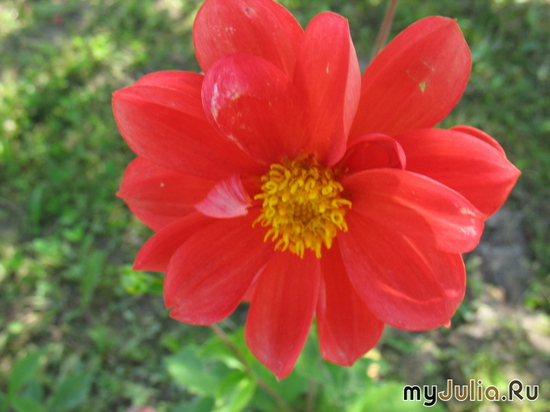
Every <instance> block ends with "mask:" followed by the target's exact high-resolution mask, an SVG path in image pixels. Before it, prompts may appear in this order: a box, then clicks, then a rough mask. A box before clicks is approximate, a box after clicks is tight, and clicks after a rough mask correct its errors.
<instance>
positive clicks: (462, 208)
mask: <svg viewBox="0 0 550 412" xmlns="http://www.w3.org/2000/svg"><path fill="white" fill-rule="evenodd" d="M343 185H344V188H345V189H346V190H348V191H349V193H350V197H351V199H352V208H351V210H350V211H349V212H348V214H347V215H346V220H347V218H348V216H352V215H361V216H362V217H365V218H368V219H369V220H372V221H374V222H377V225H380V226H381V227H385V228H387V230H388V231H391V232H395V233H403V234H404V235H406V236H409V237H411V238H412V239H414V240H415V241H419V242H422V243H424V244H426V245H427V246H429V247H435V248H437V249H439V250H442V251H446V252H453V253H464V252H469V251H470V250H472V249H474V248H475V247H476V246H477V244H478V243H479V239H480V237H481V233H482V231H483V215H482V214H481V213H480V212H479V211H478V210H477V209H476V208H475V207H474V206H473V205H472V204H471V203H470V202H468V200H466V199H465V198H464V197H463V196H462V195H460V194H459V193H457V192H455V191H454V190H452V189H449V188H448V187H446V186H443V185H442V184H441V183H438V182H436V181H435V180H432V179H429V178H427V177H425V176H421V175H418V174H415V173H410V172H406V171H402V170H397V169H372V170H367V171H364V172H359V173H356V174H354V175H351V176H349V177H348V178H346V179H345V180H344V181H343ZM348 225H350V223H349V222H348ZM350 227H351V226H350Z"/></svg>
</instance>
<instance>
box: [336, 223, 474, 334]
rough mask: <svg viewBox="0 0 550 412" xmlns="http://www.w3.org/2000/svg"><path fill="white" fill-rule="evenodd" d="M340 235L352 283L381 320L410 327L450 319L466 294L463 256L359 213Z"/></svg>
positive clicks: (426, 326)
mask: <svg viewBox="0 0 550 412" xmlns="http://www.w3.org/2000/svg"><path fill="white" fill-rule="evenodd" d="M350 215H351V216H349V218H348V216H346V219H347V220H348V224H349V227H350V229H349V231H348V232H346V233H341V234H339V235H338V241H339V244H340V250H341V253H342V258H343V262H344V266H345V267H346V270H347V273H348V274H349V277H350V280H351V283H352V284H353V286H354V288H355V290H356V291H357V293H358V294H359V296H361V298H362V300H363V301H364V302H365V304H366V305H367V306H368V307H369V309H370V310H371V311H372V313H373V314H374V315H375V316H376V317H377V318H378V319H380V320H381V321H382V322H384V323H387V324H388V325H390V326H393V327H396V328H399V329H405V330H416V331H419V330H426V329H432V328H437V327H439V326H442V325H448V324H449V323H450V319H451V317H452V316H453V314H454V313H455V311H456V309H457V308H458V306H459V305H460V302H462V299H463V298H464V291H465V288H466V272H465V269H464V263H463V261H462V257H461V256H460V255H459V254H455V253H445V252H441V251H438V250H435V249H434V248H433V247H431V246H429V245H424V244H421V243H419V242H415V241H413V240H412V239H410V238H409V237H407V236H405V235H402V234H401V233H399V232H394V231H390V230H387V229H386V228H385V227H384V226H382V225H378V224H377V222H374V221H371V220H370V219H366V218H364V217H363V216H361V215H359V214H351V213H350Z"/></svg>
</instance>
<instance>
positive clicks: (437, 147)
mask: <svg viewBox="0 0 550 412" xmlns="http://www.w3.org/2000/svg"><path fill="white" fill-rule="evenodd" d="M464 131H465V132H467V133H464ZM396 139H397V140H398V141H399V143H400V144H401V145H402V146H403V149H404V150H405V153H406V154H407V170H410V171H412V172H415V173H420V174H422V175H425V176H428V177H430V178H432V179H434V180H437V181H438V182H441V183H443V184H444V185H445V186H448V187H450V188H452V189H454V190H456V191H457V192H458V193H460V194H462V195H463V196H464V197H465V198H466V199H468V200H469V201H470V202H471V203H472V204H473V205H474V206H475V207H476V208H478V209H479V210H480V211H481V212H483V213H484V214H485V215H486V216H485V217H489V216H490V215H492V214H493V213H495V212H496V211H497V210H498V209H499V208H500V207H501V206H502V205H503V204H504V202H505V201H506V198H507V197H508V195H509V194H510V192H511V190H512V188H513V187H514V185H515V183H516V181H517V179H518V177H519V175H520V173H521V172H520V171H519V170H518V169H516V168H515V167H514V165H513V164H512V163H510V162H509V161H508V160H507V159H506V156H505V154H504V151H503V150H502V148H501V147H500V145H499V144H498V143H497V142H496V141H495V140H494V139H493V138H491V137H490V136H489V135H486V134H485V133H483V132H481V130H478V129H474V128H469V127H468V128H466V127H464V126H462V127H461V128H453V129H451V130H442V129H422V130H417V131H415V132H410V133H405V134H403V135H400V136H396Z"/></svg>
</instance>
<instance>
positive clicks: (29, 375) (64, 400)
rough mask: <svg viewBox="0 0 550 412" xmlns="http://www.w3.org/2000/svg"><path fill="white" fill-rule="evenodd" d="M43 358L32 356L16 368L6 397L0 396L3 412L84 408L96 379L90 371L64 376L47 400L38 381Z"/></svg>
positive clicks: (21, 361)
mask: <svg viewBox="0 0 550 412" xmlns="http://www.w3.org/2000/svg"><path fill="white" fill-rule="evenodd" d="M41 358H43V354H42V353H40V352H37V353H31V354H28V355H27V356H25V357H23V358H21V359H20V360H19V361H18V362H17V363H16V364H15V366H14V367H13V370H12V373H11V376H10V380H9V382H8V390H7V394H2V396H0V411H1V412H5V411H8V410H11V408H13V409H14V410H15V411H16V412H66V411H71V410H74V408H76V407H79V406H81V405H82V404H83V403H84V402H85V401H86V399H87V398H88V396H89V392H90V386H91V383H92V379H93V373H92V372H91V371H84V372H72V373H69V374H66V375H65V376H63V377H62V378H61V379H60V381H59V385H57V386H56V389H55V391H53V393H52V394H51V395H50V396H49V397H47V398H45V397H44V389H43V385H42V383H41V382H40V381H39V380H38V379H37V374H38V371H39V368H40V364H39V362H40V360H41Z"/></svg>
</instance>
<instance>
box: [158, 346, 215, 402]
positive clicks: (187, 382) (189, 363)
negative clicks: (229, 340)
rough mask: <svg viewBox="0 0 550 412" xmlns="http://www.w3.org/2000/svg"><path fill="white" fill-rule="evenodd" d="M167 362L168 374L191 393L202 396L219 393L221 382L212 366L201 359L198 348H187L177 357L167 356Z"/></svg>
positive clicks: (176, 355) (177, 354)
mask: <svg viewBox="0 0 550 412" xmlns="http://www.w3.org/2000/svg"><path fill="white" fill-rule="evenodd" d="M165 362H166V366H167V368H168V373H170V375H172V377H173V378H174V379H175V380H176V382H177V383H179V384H180V385H183V386H185V387H186V388H187V390H188V391H189V392H192V393H195V394H197V395H201V396H214V394H215V393H216V392H217V390H218V386H219V384H220V380H218V379H217V378H216V374H215V373H213V371H212V370H211V369H212V368H211V365H208V366H207V364H206V362H203V361H202V360H200V359H199V357H198V356H197V348H196V347H194V346H186V347H184V348H183V349H182V350H181V351H179V352H178V353H176V354H175V355H172V356H167V357H166V358H165ZM209 369H210V370H209Z"/></svg>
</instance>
